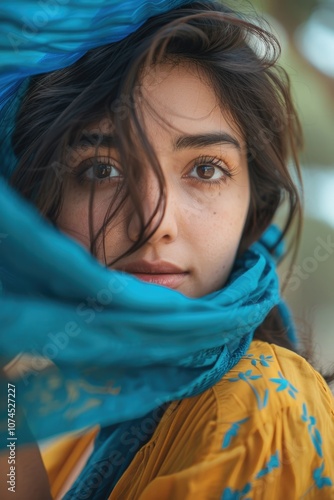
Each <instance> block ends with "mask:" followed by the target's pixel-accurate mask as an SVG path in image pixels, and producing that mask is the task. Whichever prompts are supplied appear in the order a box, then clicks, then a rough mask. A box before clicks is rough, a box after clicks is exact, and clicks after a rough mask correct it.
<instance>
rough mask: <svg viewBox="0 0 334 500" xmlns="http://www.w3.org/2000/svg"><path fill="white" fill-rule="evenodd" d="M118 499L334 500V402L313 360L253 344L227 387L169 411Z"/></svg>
mask: <svg viewBox="0 0 334 500" xmlns="http://www.w3.org/2000/svg"><path fill="white" fill-rule="evenodd" d="M143 431H144V430H143ZM82 439H83V438H82ZM65 466H66V464H65V465H64V467H65ZM109 498H110V500H130V499H131V500H132V499H138V500H167V499H171V500H190V499H191V500H193V499H196V500H197V499H198V500H218V499H219V500H237V499H243V500H246V499H250V500H260V499H263V500H267V499H268V500H282V499H284V500H296V499H305V500H308V499H319V500H325V499H334V400H333V395H332V394H331V392H330V390H329V388H328V386H327V385H326V383H325V381H324V380H323V378H322V377H321V376H320V375H319V373H318V372H316V371H315V370H314V369H313V368H312V367H311V366H310V365H309V364H308V363H307V362H306V361H305V360H304V359H303V358H301V357H300V356H298V355H296V354H295V353H293V352H291V351H289V350H287V349H284V348H282V347H277V346H275V345H273V344H268V343H265V342H261V341H253V342H252V344H251V346H250V349H249V351H248V353H247V354H246V355H245V356H244V357H243V358H242V359H241V360H240V361H239V362H238V364H237V365H236V366H235V367H234V368H233V369H232V370H230V372H229V373H228V374H226V375H225V376H224V377H223V378H222V380H221V381H220V382H219V383H218V384H216V385H215V386H214V387H212V388H211V389H209V390H207V391H206V392H204V393H203V394H201V395H199V396H195V397H192V398H187V399H184V400H182V401H179V402H174V403H172V404H171V405H170V406H169V408H168V409H167V410H166V412H165V414H164V416H163V418H162V420H161V422H160V423H159V425H158V427H157V429H156V431H155V432H154V434H153V436H152V438H151V440H150V441H149V442H148V443H147V444H146V445H144V446H143V447H142V448H141V449H140V450H139V451H138V453H137V454H136V456H135V458H134V460H133V461H132V463H131V464H130V466H129V467H128V469H127V470H126V472H125V473H124V474H123V476H122V477H121V479H120V480H119V482H118V484H117V485H116V487H115V488H114V491H113V492H112V494H111V495H110V497H109Z"/></svg>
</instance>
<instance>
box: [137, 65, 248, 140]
mask: <svg viewBox="0 0 334 500" xmlns="http://www.w3.org/2000/svg"><path fill="white" fill-rule="evenodd" d="M140 91H141V94H142V100H141V103H142V106H141V111H142V114H143V117H144V121H145V123H146V124H147V125H149V124H150V123H151V122H152V120H154V121H157V122H159V120H158V117H162V118H163V120H164V121H165V122H168V123H169V124H170V125H171V126H172V127H175V128H176V129H178V130H179V131H183V132H187V133H198V132H201V130H205V129H212V130H218V129H219V128H220V129H224V130H225V131H227V132H231V133H232V132H233V133H234V135H237V136H238V139H239V140H240V142H242V135H243V134H242V132H241V130H240V128H239V127H238V126H237V124H236V123H235V120H234V119H233V118H232V115H231V113H230V112H229V111H228V110H227V109H226V108H224V106H223V103H222V102H220V100H219V99H218V97H217V94H216V92H215V89H214V87H213V84H212V83H211V82H210V79H209V77H208V75H207V74H205V70H204V69H203V68H201V67H198V66H197V65H195V64H191V63H189V62H180V63H161V64H159V65H157V66H154V67H149V68H145V71H144V72H143V76H142V78H141V82H140ZM155 126H156V125H155Z"/></svg>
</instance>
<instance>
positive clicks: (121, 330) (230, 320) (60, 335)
mask: <svg viewBox="0 0 334 500" xmlns="http://www.w3.org/2000/svg"><path fill="white" fill-rule="evenodd" d="M0 227H1V233H2V235H4V236H5V237H4V238H3V239H2V241H1V245H0V263H1V267H0V276H1V294H0V324H1V362H2V365H4V364H5V363H7V362H9V361H10V360H12V359H13V357H15V356H18V355H19V356H22V354H24V355H25V358H24V357H23V358H22V357H21V360H20V363H17V371H18V375H17V380H16V381H15V384H16V387H17V391H18V394H19V395H20V405H21V407H22V408H23V409H24V410H25V412H26V417H27V421H28V424H29V427H30V429H31V431H32V433H33V435H34V436H35V437H36V439H44V438H48V437H50V436H52V435H55V434H60V433H63V432H70V431H76V430H80V429H83V428H85V427H88V426H91V425H95V424H100V425H102V426H104V425H109V424H114V423H118V422H122V421H126V420H130V419H133V418H138V417H141V416H143V415H145V414H146V413H147V412H148V411H150V410H153V409H154V408H156V407H158V406H160V405H161V404H163V403H165V402H168V401H172V400H174V399H181V398H184V397H188V396H191V395H195V394H198V393H199V392H202V391H204V390H205V389H207V388H208V387H211V386H212V385H213V384H214V383H216V382H217V381H218V380H219V379H220V378H221V377H222V375H223V374H224V373H226V372H227V371H228V370H229V369H230V368H231V367H232V366H234V364H235V363H237V361H238V360H239V358H240V356H241V355H243V354H244V353H245V352H246V350H247V348H248V346H249V343H250V341H251V339H252V336H253V333H254V330H255V329H256V327H257V326H258V325H260V324H261V323H262V322H263V320H264V318H265V317H266V315H267V314H268V312H269V311H270V310H271V308H272V307H273V306H274V305H275V304H277V303H278V302H279V285H278V278H277V275H276V270H275V262H274V260H273V259H272V257H271V256H270V254H269V252H268V251H267V250H266V246H270V245H271V244H272V243H273V241H275V238H277V237H278V233H277V231H275V229H274V228H272V229H271V230H270V231H269V232H268V233H267V234H266V235H265V237H264V239H263V241H262V242H259V243H256V244H254V245H253V246H252V247H251V248H250V249H249V251H247V252H246V253H245V254H244V255H243V257H242V259H240V260H238V261H237V262H236V264H235V269H234V271H233V273H232V275H231V276H230V279H229V282H228V283H227V284H226V285H225V287H224V288H223V289H222V290H220V291H217V292H213V293H211V294H209V295H207V296H205V297H203V298H199V299H192V298H188V297H186V296H184V295H182V294H181V293H179V292H177V291H175V290H170V289H168V288H164V287H160V286H157V285H151V284H147V283H144V282H141V281H139V280H138V279H136V278H134V277H132V276H130V275H127V274H125V273H121V272H118V271H112V270H109V269H107V268H105V267H103V266H102V265H100V264H99V263H98V262H97V261H96V260H95V259H94V258H93V257H92V256H91V255H90V254H89V253H88V252H87V251H86V250H85V249H84V248H83V247H82V246H80V245H79V244H77V243H76V242H75V241H73V240H72V239H70V238H67V237H66V236H65V235H63V234H61V233H60V232H59V231H57V230H56V229H55V228H53V227H52V226H51V225H50V224H48V223H47V222H45V221H44V220H43V219H42V218H41V217H40V216H39V214H38V213H37V211H35V209H34V208H33V207H31V206H29V205H28V204H27V203H26V202H25V201H23V200H22V199H20V197H19V196H18V195H17V194H15V193H14V192H13V191H12V190H11V189H10V188H9V187H8V186H7V185H6V183H5V182H4V181H1V182H0ZM50 361H51V362H52V363H50ZM2 400H3V398H2ZM1 417H2V423H4V421H5V420H6V414H2V415H1ZM4 419H5V420H4ZM22 432H23V434H22V436H21V441H24V440H25V439H27V438H26V437H25V434H24V431H22Z"/></svg>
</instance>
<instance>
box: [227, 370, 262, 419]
mask: <svg viewBox="0 0 334 500" xmlns="http://www.w3.org/2000/svg"><path fill="white" fill-rule="evenodd" d="M259 378H262V375H252V370H247V371H245V372H239V373H238V377H234V378H229V379H227V380H228V381H229V382H238V381H239V380H243V381H244V382H246V383H247V384H248V385H249V386H250V388H251V389H252V391H253V392H254V394H255V397H256V401H257V405H258V407H259V410H262V408H265V407H266V406H267V403H268V397H269V390H268V389H266V390H265V391H264V396H263V400H262V399H261V396H260V394H259V393H258V391H257V390H256V388H255V387H254V386H253V385H252V383H251V382H250V380H257V379H259Z"/></svg>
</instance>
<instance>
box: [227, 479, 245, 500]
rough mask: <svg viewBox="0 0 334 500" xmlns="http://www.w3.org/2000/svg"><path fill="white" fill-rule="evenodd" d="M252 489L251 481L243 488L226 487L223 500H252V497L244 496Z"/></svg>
mask: <svg viewBox="0 0 334 500" xmlns="http://www.w3.org/2000/svg"><path fill="white" fill-rule="evenodd" d="M251 489H252V485H251V483H247V484H246V486H245V487H244V488H243V489H242V490H232V488H225V490H224V491H223V495H222V497H221V500H250V498H243V497H244V496H245V495H247V493H249V492H250V490H251Z"/></svg>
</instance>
